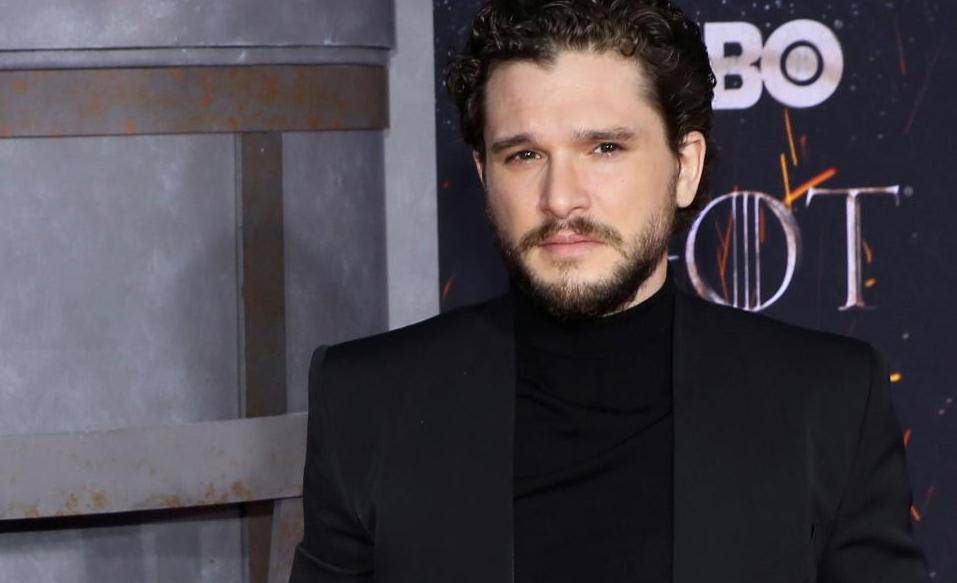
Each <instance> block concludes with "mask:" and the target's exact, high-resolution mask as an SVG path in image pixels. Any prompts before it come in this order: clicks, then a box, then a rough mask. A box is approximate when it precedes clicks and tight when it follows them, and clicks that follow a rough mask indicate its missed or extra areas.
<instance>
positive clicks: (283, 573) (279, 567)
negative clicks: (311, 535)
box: [268, 498, 303, 583]
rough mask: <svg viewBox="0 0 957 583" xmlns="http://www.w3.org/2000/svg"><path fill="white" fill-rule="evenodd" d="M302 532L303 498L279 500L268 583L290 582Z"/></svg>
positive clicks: (273, 524)
mask: <svg viewBox="0 0 957 583" xmlns="http://www.w3.org/2000/svg"><path fill="white" fill-rule="evenodd" d="M302 532H303V514H302V498H287V499H285V500H277V501H276V502H275V510H274V512H273V522H272V541H271V542H272V545H271V548H270V551H269V579H268V583H287V582H288V581H289V574H290V573H291V571H292V559H293V556H294V555H295V552H296V545H297V544H299V541H301V540H302Z"/></svg>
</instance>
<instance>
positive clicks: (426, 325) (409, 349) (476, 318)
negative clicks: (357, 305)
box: [328, 296, 510, 372]
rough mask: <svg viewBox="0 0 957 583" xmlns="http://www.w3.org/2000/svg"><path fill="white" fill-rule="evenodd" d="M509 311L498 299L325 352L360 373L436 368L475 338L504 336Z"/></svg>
mask: <svg viewBox="0 0 957 583" xmlns="http://www.w3.org/2000/svg"><path fill="white" fill-rule="evenodd" d="M509 308H510V302H509V299H508V297H507V296H498V297H495V298H492V299H490V300H486V301H484V302H481V303H478V304H473V305H469V306H464V307H461V308H456V309H454V310H451V311H449V312H445V313H442V314H438V315H435V316H432V317H431V318H428V319H425V320H422V321H421V322H416V323H414V324H410V325H408V326H404V327H402V328H397V329H395V330H390V331H387V332H381V333H378V334H373V335H371V336H365V337H363V338H357V339H354V340H349V341H346V342H342V343H339V344H334V345H331V346H329V347H328V352H329V355H330V357H332V358H335V360H336V361H337V362H338V363H339V365H340V366H347V367H350V368H353V367H355V368H358V369H362V370H370V369H372V370H378V371H380V372H381V371H382V370H383V368H399V369H407V368H410V367H418V366H421V365H423V364H426V363H429V364H431V365H432V366H436V365H438V364H440V363H438V362H437V359H438V358H439V356H440V355H449V354H447V353H454V352H455V351H456V350H461V349H463V348H465V347H467V344H468V342H469V340H470V339H471V338H474V336H475V335H476V334H495V333H496V332H501V333H504V331H505V325H504V324H505V318H507V317H508V314H509V313H510V312H509ZM354 372H359V371H358V370H356V371H354Z"/></svg>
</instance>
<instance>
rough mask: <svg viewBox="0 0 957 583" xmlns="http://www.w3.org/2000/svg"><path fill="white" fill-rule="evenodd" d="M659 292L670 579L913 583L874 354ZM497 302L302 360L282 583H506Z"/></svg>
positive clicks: (508, 540) (502, 309)
mask: <svg viewBox="0 0 957 583" xmlns="http://www.w3.org/2000/svg"><path fill="white" fill-rule="evenodd" d="M675 292H676V293H675V300H674V330H673V337H674V338H673V339H674V342H673V350H672V373H671V374H672V381H673V382H672V391H673V394H672V403H673V407H672V416H673V423H674V455H673V460H674V461H673V463H674V465H673V472H674V473H673V476H674V483H673V492H674V508H673V510H674V513H673V515H674V523H673V551H672V556H673V563H672V569H673V581H674V583H741V582H744V581H747V582H751V581H760V582H761V583H813V582H817V583H877V582H880V583H927V581H928V580H929V579H928V576H927V568H926V567H927V566H926V561H925V560H924V557H923V554H922V552H921V550H920V547H919V546H918V544H917V542H916V541H915V539H914V536H913V529H912V526H911V524H910V519H909V514H908V507H909V503H910V498H911V495H910V488H909V485H908V479H907V472H906V464H905V450H904V445H903V441H902V439H901V432H900V425H899V424H898V423H897V420H896V419H895V417H894V412H893V407H892V403H891V399H890V383H889V381H888V378H887V369H886V366H885V365H884V364H883V361H882V359H881V357H880V354H879V353H878V352H877V351H876V350H875V349H874V347H873V346H870V345H868V344H867V343H865V342H862V341H860V340H855V339H851V338H846V337H841V336H837V335H834V334H826V333H821V332H815V331H811V330H807V329H802V328H798V327H795V326H790V325H787V324H783V323H780V322H775V321H773V320H771V319H769V318H766V317H762V316H760V315H755V314H749V313H746V312H742V311H740V310H734V309H731V308H727V307H721V306H716V305H713V304H709V303H707V302H704V301H702V300H700V299H698V298H696V297H693V296H690V295H688V294H686V293H684V292H681V291H680V290H678V289H676V290H675ZM513 313H514V308H513V304H512V302H511V301H510V300H508V298H507V296H506V297H505V298H498V299H496V300H493V301H491V302H488V303H486V304H482V305H479V306H476V307H470V308H467V309H462V310H457V311H454V312H450V313H446V314H443V315H441V316H438V317H436V318H432V319H430V320H427V321H425V322H422V323H419V324H415V325H413V326H408V327H406V328H403V329H401V330H395V331H391V332H388V333H386V334H379V335H375V336H372V337H368V338H364V339H361V340H355V341H350V342H346V343H342V344H337V345H335V346H330V347H329V349H328V350H327V351H325V353H323V352H322V350H318V351H317V352H316V356H315V358H313V361H312V365H311V372H310V375H309V384H310V387H309V425H308V440H307V441H308V444H307V452H306V460H305V468H304V490H303V503H304V528H305V534H304V537H303V540H302V543H301V544H300V546H299V552H298V553H297V556H296V561H295V564H294V566H293V572H292V575H291V578H290V581H291V582H293V583H326V582H328V583H332V582H345V581H349V582H352V583H360V582H366V581H370V582H371V581H375V582H376V583H446V582H448V581H455V582H456V583H511V582H512V581H513V566H514V561H513V556H512V553H513V551H514V545H513V540H512V536H513V530H514V522H513V514H514V513H513V507H514V504H515V501H514V481H513V473H514V467H513V457H514V447H513V446H514V442H513V437H514V428H515V425H514V412H515V379H516V374H515V367H514V364H515V346H514V339H515V335H514V323H513ZM288 421H289V422H290V423H296V422H298V421H297V420H295V419H293V418H290V419H289V420H288ZM583 580H585V581H589V580H591V579H590V578H586V579H583Z"/></svg>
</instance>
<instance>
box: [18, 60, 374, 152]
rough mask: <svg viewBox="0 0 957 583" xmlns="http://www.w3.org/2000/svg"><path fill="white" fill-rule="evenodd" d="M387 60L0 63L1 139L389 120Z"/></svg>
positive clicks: (359, 125) (346, 125) (365, 124)
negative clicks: (83, 65) (19, 67)
mask: <svg viewBox="0 0 957 583" xmlns="http://www.w3.org/2000/svg"><path fill="white" fill-rule="evenodd" d="M387 85H388V76H387V71H386V69H385V68H383V67H376V66H361V65H315V66H307V65H277V66H249V67H179V68H141V69H75V70H44V71H0V138H3V137H63V136H95V135H137V134H181V133H188V134H197V133H215V132H256V131H277V132H278V131H312V130H335V129H370V128H383V127H385V126H386V125H387V121H388V93H387Z"/></svg>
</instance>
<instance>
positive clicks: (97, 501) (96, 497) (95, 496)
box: [90, 490, 110, 510]
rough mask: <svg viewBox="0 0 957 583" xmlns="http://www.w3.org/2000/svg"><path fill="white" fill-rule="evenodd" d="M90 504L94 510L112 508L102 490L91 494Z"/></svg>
mask: <svg viewBox="0 0 957 583" xmlns="http://www.w3.org/2000/svg"><path fill="white" fill-rule="evenodd" d="M90 504H92V505H93V509H94V510H105V509H106V508H109V507H110V501H109V499H108V498H107V497H106V494H105V493H104V492H103V491H102V490H93V491H92V492H90Z"/></svg>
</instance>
